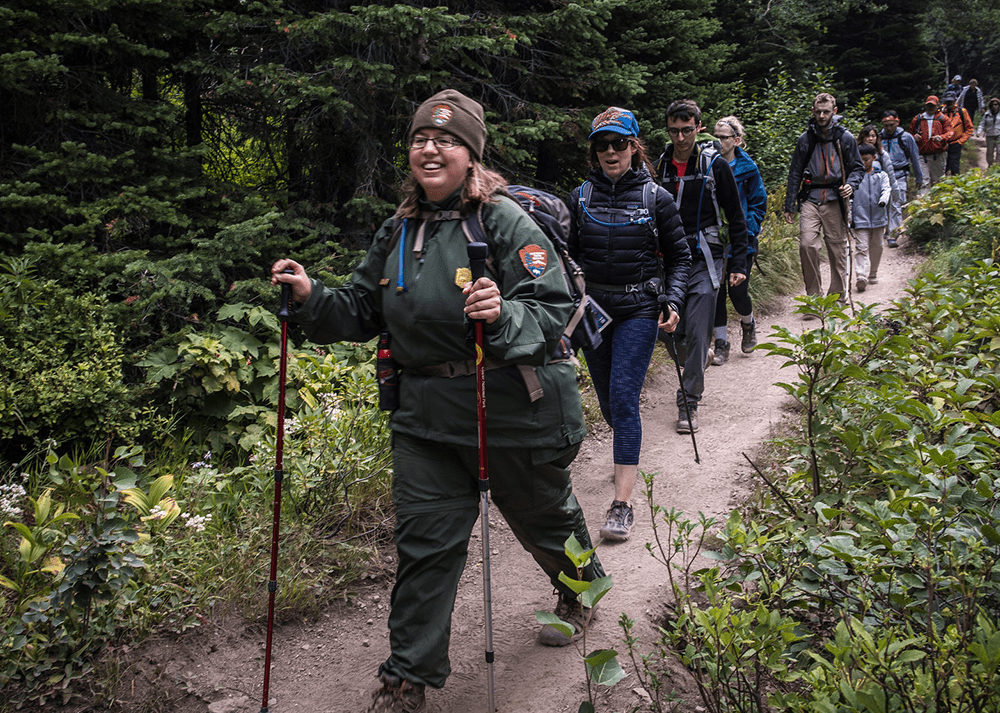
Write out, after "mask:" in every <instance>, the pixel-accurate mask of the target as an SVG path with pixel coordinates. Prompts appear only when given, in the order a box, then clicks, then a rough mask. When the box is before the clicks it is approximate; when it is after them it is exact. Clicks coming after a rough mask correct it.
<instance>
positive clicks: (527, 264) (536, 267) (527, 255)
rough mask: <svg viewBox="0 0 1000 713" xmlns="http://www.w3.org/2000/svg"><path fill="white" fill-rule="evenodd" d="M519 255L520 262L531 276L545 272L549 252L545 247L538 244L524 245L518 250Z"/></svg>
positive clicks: (538, 275) (539, 275)
mask: <svg viewBox="0 0 1000 713" xmlns="http://www.w3.org/2000/svg"><path fill="white" fill-rule="evenodd" d="M518 255H520V256H521V264H522V265H524V269H525V270H527V271H528V274H530V275H531V276H532V277H541V276H542V275H543V274H545V268H546V266H547V265H548V264H549V254H548V252H546V250H545V248H543V247H541V246H539V245H525V246H524V247H523V248H521V249H520V250H518Z"/></svg>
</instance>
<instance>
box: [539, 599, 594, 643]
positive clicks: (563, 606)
mask: <svg viewBox="0 0 1000 713" xmlns="http://www.w3.org/2000/svg"><path fill="white" fill-rule="evenodd" d="M555 614H556V616H557V617H559V618H560V619H562V620H563V621H564V622H566V623H567V624H571V625H572V626H573V629H575V631H574V632H573V635H572V636H566V635H565V634H564V633H562V632H561V631H559V630H558V629H556V628H555V627H554V626H550V625H549V624H546V625H545V626H543V627H542V629H541V631H539V632H538V643H540V644H543V645H544V646H566V645H568V644H571V643H573V642H574V641H576V640H577V639H579V638H580V637H581V636H583V629H584V627H585V626H587V624H588V623H589V619H590V615H591V610H590V608H589V607H585V606H583V605H582V604H580V602H579V601H578V600H576V599H571V598H569V597H567V596H566V595H565V594H562V593H560V594H559V601H558V602H556V611H555Z"/></svg>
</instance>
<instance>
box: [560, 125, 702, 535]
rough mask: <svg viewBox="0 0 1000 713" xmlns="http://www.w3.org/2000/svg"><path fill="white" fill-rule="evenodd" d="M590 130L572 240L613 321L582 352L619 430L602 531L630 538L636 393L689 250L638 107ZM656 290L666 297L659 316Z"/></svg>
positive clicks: (679, 305) (592, 289)
mask: <svg viewBox="0 0 1000 713" xmlns="http://www.w3.org/2000/svg"><path fill="white" fill-rule="evenodd" d="M591 129H592V132H591V134H590V161H591V165H592V166H593V170H592V171H591V172H590V176H589V178H588V179H587V182H586V183H584V184H583V185H582V186H580V187H579V188H577V189H576V190H574V191H573V194H572V196H571V198H570V201H569V205H570V214H571V215H572V226H571V230H570V235H569V241H568V244H569V252H570V255H572V257H573V258H574V259H575V260H576V261H577V263H578V264H579V265H580V267H581V268H583V271H584V274H585V277H586V279H587V294H588V295H590V296H591V297H592V298H593V299H594V300H595V301H596V302H597V303H598V304H599V305H600V306H601V307H602V308H603V309H604V310H605V311H606V312H607V313H608V314H609V315H610V316H611V319H612V321H611V323H610V324H609V325H608V326H607V327H606V328H605V329H604V331H603V332H602V337H603V341H602V343H601V345H600V346H599V347H598V348H597V349H595V350H593V351H585V352H584V356H585V357H586V359H587V367H588V369H589V370H590V376H591V379H592V380H593V382H594V390H595V392H596V393H597V399H598V402H599V403H600V406H601V413H602V415H603V416H604V420H605V421H607V422H608V425H610V426H611V428H612V429H613V430H614V461H615V496H614V500H613V501H612V503H611V508H610V509H609V510H608V515H607V522H606V523H605V525H604V527H602V528H601V532H600V534H601V537H602V538H604V539H606V540H626V539H628V536H629V530H630V528H631V527H632V522H633V515H632V489H633V486H634V485H635V479H636V473H637V470H638V464H639V447H640V446H641V444H642V424H641V422H640V419H639V393H640V391H641V390H642V384H643V381H644V380H645V378H646V370H647V369H648V368H649V361H650V359H651V358H652V356H653V347H654V346H656V332H657V327H658V326H659V327H661V328H663V329H664V330H666V331H668V332H672V331H673V330H674V329H675V328H676V326H677V323H678V322H679V320H680V314H681V311H682V309H683V305H684V291H685V288H686V285H687V279H688V270H689V269H690V267H691V253H690V251H689V249H688V245H687V241H686V240H685V239H684V227H683V225H682V223H681V220H680V217H679V215H678V213H677V206H676V204H675V203H674V200H673V198H672V197H671V196H670V194H669V193H668V192H667V191H665V190H663V189H662V188H660V187H659V186H657V185H656V183H655V182H654V181H653V179H652V176H651V174H650V171H649V157H648V155H647V153H646V148H645V146H644V145H643V143H642V141H641V140H640V139H639V125H638V123H637V122H636V120H635V116H634V115H633V114H632V112H630V111H628V110H627V109H619V108H618V107H610V108H608V110H607V111H605V112H603V113H601V114H599V115H598V116H597V117H596V118H595V119H594V121H593V123H592V124H591ZM581 199H582V200H581ZM650 213H652V215H650ZM657 252H659V253H661V254H662V255H663V268H664V269H663V272H662V274H661V271H660V258H659V257H658V256H657ZM660 294H663V295H665V297H666V305H667V309H665V310H664V312H663V315H662V318H661V311H660V310H661V305H660V302H659V296H660Z"/></svg>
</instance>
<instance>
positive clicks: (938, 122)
mask: <svg viewBox="0 0 1000 713" xmlns="http://www.w3.org/2000/svg"><path fill="white" fill-rule="evenodd" d="M910 133H911V134H913V138H914V139H916V141H917V149H918V150H919V151H920V165H921V167H922V168H923V171H924V179H925V180H926V181H927V182H926V184H925V185H926V186H927V188H930V187H931V186H933V185H934V184H935V183H937V182H938V181H940V180H941V177H942V176H944V169H945V162H946V160H947V152H948V142H949V141H950V140H951V137H952V136H954V134H955V132H954V131H952V128H951V122H950V121H949V120H948V119H947V118H946V117H945V115H944V114H942V113H941V110H940V108H939V104H938V98H937V97H936V96H935V95H933V94H931V95H930V96H929V97H927V101H926V102H924V111H923V113H922V114H917V115H916V116H915V117H913V119H912V120H911V121H910Z"/></svg>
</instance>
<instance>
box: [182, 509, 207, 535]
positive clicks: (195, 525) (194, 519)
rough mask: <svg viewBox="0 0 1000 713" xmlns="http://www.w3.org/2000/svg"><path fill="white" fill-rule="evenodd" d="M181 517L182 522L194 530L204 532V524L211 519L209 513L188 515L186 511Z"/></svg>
mask: <svg viewBox="0 0 1000 713" xmlns="http://www.w3.org/2000/svg"><path fill="white" fill-rule="evenodd" d="M181 517H182V518H184V524H185V525H187V526H188V527H190V528H191V529H192V530H194V531H195V532H204V531H205V525H207V524H208V523H210V522H211V521H212V514H211V513H209V514H208V515H189V514H188V513H183V514H182V515H181Z"/></svg>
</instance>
